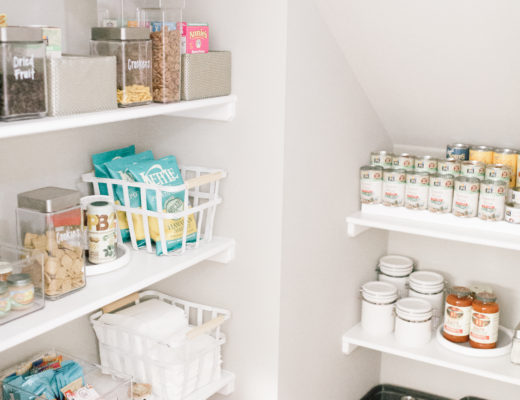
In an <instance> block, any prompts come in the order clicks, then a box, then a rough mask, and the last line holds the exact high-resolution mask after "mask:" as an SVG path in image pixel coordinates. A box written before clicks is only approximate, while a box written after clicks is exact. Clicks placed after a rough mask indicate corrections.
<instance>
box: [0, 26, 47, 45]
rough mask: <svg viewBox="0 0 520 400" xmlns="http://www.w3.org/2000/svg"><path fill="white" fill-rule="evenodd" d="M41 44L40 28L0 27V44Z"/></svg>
mask: <svg viewBox="0 0 520 400" xmlns="http://www.w3.org/2000/svg"><path fill="white" fill-rule="evenodd" d="M6 42H43V35H42V28H37V27H29V26H4V27H0V43H6Z"/></svg>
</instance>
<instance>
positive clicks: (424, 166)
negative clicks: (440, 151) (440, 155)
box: [415, 156, 438, 174]
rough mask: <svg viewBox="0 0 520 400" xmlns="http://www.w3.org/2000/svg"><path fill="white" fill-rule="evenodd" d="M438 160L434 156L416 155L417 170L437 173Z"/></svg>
mask: <svg viewBox="0 0 520 400" xmlns="http://www.w3.org/2000/svg"><path fill="white" fill-rule="evenodd" d="M437 164H438V160H437V159H436V158H434V157H432V156H422V157H415V171H416V172H428V173H429V174H435V173H436V172H437Z"/></svg>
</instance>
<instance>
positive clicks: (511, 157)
mask: <svg viewBox="0 0 520 400" xmlns="http://www.w3.org/2000/svg"><path fill="white" fill-rule="evenodd" d="M517 158H518V151H516V150H513V149H495V150H494V152H493V163H494V164H503V165H507V166H508V167H509V168H511V181H510V182H509V186H510V187H515V186H516V161H517Z"/></svg>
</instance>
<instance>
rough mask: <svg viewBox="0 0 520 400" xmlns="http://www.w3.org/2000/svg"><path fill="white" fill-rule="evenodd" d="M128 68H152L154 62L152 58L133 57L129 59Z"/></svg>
mask: <svg viewBox="0 0 520 400" xmlns="http://www.w3.org/2000/svg"><path fill="white" fill-rule="evenodd" d="M127 68H128V70H129V71H134V70H136V69H137V70H143V69H150V68H152V62H151V61H150V60H141V59H137V60H132V59H131V58H128V59H127Z"/></svg>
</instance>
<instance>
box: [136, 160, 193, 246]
mask: <svg viewBox="0 0 520 400" xmlns="http://www.w3.org/2000/svg"><path fill="white" fill-rule="evenodd" d="M128 172H129V174H130V175H131V176H132V178H133V179H134V180H135V181H137V182H143V183H149V184H153V185H161V186H179V185H182V184H183V183H184V181H183V179H182V175H181V172H180V170H179V166H178V165H177V160H176V159H175V157H174V156H167V157H164V158H161V159H159V160H152V161H145V162H141V163H139V164H135V165H132V166H130V167H129V168H128ZM156 198H157V195H156V191H155V190H147V191H146V208H147V209H148V210H150V211H163V212H167V213H173V212H179V211H183V210H184V207H185V204H184V190H183V191H181V192H177V193H168V192H162V210H157V200H156ZM148 226H149V228H150V236H151V238H152V239H153V240H154V241H155V250H156V253H157V255H161V254H164V253H166V252H168V251H172V250H176V249H179V248H180V247H181V246H182V234H183V232H184V218H178V219H169V220H165V221H164V233H165V236H166V237H165V240H166V247H167V249H163V248H162V245H161V234H160V231H159V220H158V219H157V218H156V217H148ZM196 239H197V223H196V221H195V217H194V216H193V215H190V216H189V217H188V229H187V237H186V242H194V241H195V240H196Z"/></svg>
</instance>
